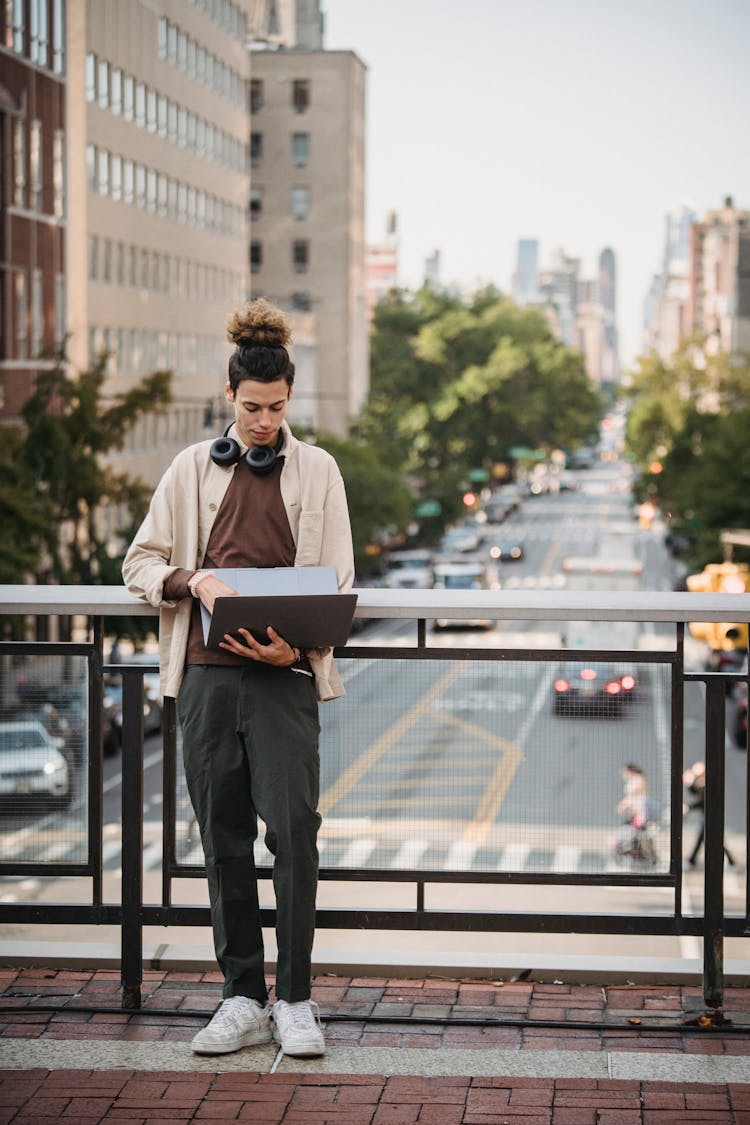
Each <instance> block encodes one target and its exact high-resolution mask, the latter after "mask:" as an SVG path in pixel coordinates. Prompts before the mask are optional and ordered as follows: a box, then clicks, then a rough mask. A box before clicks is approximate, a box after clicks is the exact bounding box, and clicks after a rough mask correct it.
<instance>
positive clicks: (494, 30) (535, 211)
mask: <svg viewBox="0 0 750 1125" xmlns="http://www.w3.org/2000/svg"><path fill="white" fill-rule="evenodd" d="M322 7H323V9H324V11H325V14H326V40H325V44H326V47H328V48H329V49H343V48H350V49H352V50H354V51H355V52H356V53H357V54H358V55H359V56H360V57H361V58H362V60H363V61H364V62H365V63H366V65H367V67H368V77H367V228H368V238H369V239H370V240H371V241H378V240H379V239H380V237H381V235H382V233H383V230H384V225H385V217H386V214H387V212H388V211H389V210H390V209H394V210H395V211H396V212H397V213H398V217H399V227H400V255H401V257H400V260H401V278H400V281H401V284H402V285H406V286H409V287H414V286H417V285H418V284H420V282H421V280H422V277H423V267H424V260H425V258H426V257H427V255H428V254H430V253H431V252H432V251H433V250H435V249H439V250H440V251H441V254H442V280H443V281H444V282H445V283H450V282H454V281H455V282H459V283H463V284H467V285H470V286H473V285H474V284H475V283H477V284H478V283H481V282H484V281H492V282H494V283H495V284H496V285H497V286H498V287H499V288H500V289H502V290H504V291H506V292H507V291H509V289H510V277H511V274H512V271H513V268H514V264H515V254H516V243H517V240H518V239H519V238H538V239H539V242H540V251H541V265H542V266H544V265H545V264H546V261H547V258H548V256H549V255H550V253H551V252H552V251H553V250H554V249H555V248H556V247H559V246H562V247H563V248H564V249H565V250H566V251H567V252H568V253H569V254H571V255H573V256H575V257H579V258H580V259H581V264H582V276H584V277H589V276H594V273H595V267H596V260H597V256H598V253H599V251H600V250H601V249H602V248H603V247H604V246H607V245H609V246H611V247H612V249H613V250H614V251H615V254H616V257H617V265H618V271H619V277H618V283H619V288H618V320H619V328H620V337H621V350H622V353H623V358H624V360H625V362H628V361H631V360H632V359H633V357H634V356H635V355H636V354H637V353H638V350H639V348H640V343H641V304H642V300H643V297H644V295H645V292H646V289H647V287H648V284H649V282H650V279H651V275H652V274H653V273H654V271H655V270H656V269H658V267H659V264H660V258H661V253H662V247H663V239H664V219H665V215H666V214H667V212H671V211H675V210H677V209H678V208H679V206H680V204H681V203H682V202H683V201H688V202H691V203H693V204H694V205H695V206H696V207H697V208H698V209H699V210H703V209H707V208H716V207H719V206H720V205H721V203H722V201H723V199H724V196H726V195H733V196H734V200H735V203H736V204H737V205H738V206H739V207H743V208H747V209H750V0H323V3H322Z"/></svg>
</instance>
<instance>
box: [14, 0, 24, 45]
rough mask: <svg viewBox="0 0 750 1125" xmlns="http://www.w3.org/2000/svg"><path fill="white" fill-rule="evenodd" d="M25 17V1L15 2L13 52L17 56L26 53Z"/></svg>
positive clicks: (16, 0)
mask: <svg viewBox="0 0 750 1125" xmlns="http://www.w3.org/2000/svg"><path fill="white" fill-rule="evenodd" d="M24 15H25V14H24V0H13V50H14V51H15V52H16V54H17V55H22V54H23V53H24V39H25V38H26V20H25V18H24Z"/></svg>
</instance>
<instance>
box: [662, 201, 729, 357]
mask: <svg viewBox="0 0 750 1125" xmlns="http://www.w3.org/2000/svg"><path fill="white" fill-rule="evenodd" d="M691 336H697V337H699V338H703V339H704V340H705V346H706V348H707V349H708V350H710V351H714V352H716V351H724V352H736V353H741V354H749V353H750V211H741V210H739V209H738V208H736V207H735V205H734V202H733V200H732V198H731V197H730V196H728V197H727V198H726V200H725V201H724V206H723V207H721V208H719V209H718V210H715V211H707V212H706V213H705V214H704V215H702V216H700V217H699V216H698V215H697V214H696V212H695V211H694V210H692V209H691V208H690V207H688V206H684V207H683V208H682V211H681V212H680V213H679V214H678V215H676V216H669V217H668V219H667V226H666V235H665V240H664V252H663V264H662V269H661V272H660V273H659V274H657V275H656V276H655V278H654V280H653V282H652V284H651V287H650V290H649V293H648V296H647V299H646V302H645V305H644V344H645V347H646V348H647V349H655V350H656V351H657V352H658V354H659V355H660V356H661V357H662V358H663V359H665V360H668V359H670V358H671V356H672V355H674V353H675V351H676V350H677V349H678V347H679V346H680V344H681V343H682V342H683V341H685V340H686V339H688V338H689V337H691Z"/></svg>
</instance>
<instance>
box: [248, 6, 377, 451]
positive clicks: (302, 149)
mask: <svg viewBox="0 0 750 1125" xmlns="http://www.w3.org/2000/svg"><path fill="white" fill-rule="evenodd" d="M322 31H323V23H322V17H321V16H320V4H319V0H296V2H292V0H257V3H256V5H255V8H254V11H253V22H252V24H251V42H252V45H253V48H254V49H253V50H252V52H251V70H252V78H251V95H250V108H251V133H250V160H251V175H252V187H251V194H250V216H251V240H250V270H251V291H252V295H253V296H265V297H267V298H268V299H269V300H271V301H273V302H274V303H275V304H277V305H279V306H280V307H281V308H283V309H285V310H288V311H290V312H291V313H292V314H293V318H294V319H293V331H294V338H295V340H298V338H299V332H298V328H297V322H296V316H297V314H300V313H303V314H306V315H307V317H308V327H309V329H310V333H311V334H310V337H309V340H310V347H309V348H308V349H307V351H306V352H305V354H304V356H300V354H299V352H298V349H297V347H296V345H295V352H294V356H295V362H296V363H297V366H298V386H297V389H296V391H295V420H297V421H302V422H303V423H304V424H306V425H309V426H310V427H311V428H313V429H316V430H317V429H320V430H323V431H328V432H330V433H333V434H336V435H338V436H345V435H346V434H347V433H348V430H349V425H350V422H351V420H352V419H353V418H354V417H355V416H356V415H357V414H358V412H359V410H360V408H361V406H362V404H363V402H364V400H365V398H366V395H367V391H368V384H369V370H368V316H367V292H366V268H365V256H366V244H365V182H364V158H365V73H366V72H365V66H364V64H363V63H362V61H361V60H360V59H359V58H358V57H357V55H356V54H354V53H353V52H352V51H326V50H325V49H323V46H322Z"/></svg>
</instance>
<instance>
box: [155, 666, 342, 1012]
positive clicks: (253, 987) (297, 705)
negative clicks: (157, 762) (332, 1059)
mask: <svg viewBox="0 0 750 1125" xmlns="http://www.w3.org/2000/svg"><path fill="white" fill-rule="evenodd" d="M177 713H178V717H179V720H180V726H181V728H182V741H183V756H184V761H185V776H186V778H187V784H188V791H189V793H190V800H191V801H192V804H193V809H194V810H195V815H196V818H197V820H198V825H199V827H200V833H201V841H202V843H203V851H204V854H205V858H206V873H207V875H208V889H209V895H210V900H211V919H212V923H213V932H214V946H215V949H216V957H217V959H218V962H219V966H220V968H221V970H222V972H223V974H224V997H228V996H250V997H252V998H253V999H255V1000H259V1001H260V1002H261V1003H265V1001H266V1000H267V998H268V992H267V988H266V981H265V974H264V971H263V964H264V953H263V934H262V930H261V922H260V908H259V905H258V885H257V875H256V870H255V860H254V858H253V843H254V841H255V839H256V837H257V834H258V817H260V818H261V819H262V820H263V821H264V823H265V825H266V837H265V839H266V845H267V847H268V849H269V851H270V852H271V853H272V855H273V857H274V868H273V885H274V891H275V894H276V939H277V944H278V961H277V967H276V999H278V1000H287V1001H289V1003H294V1002H295V1001H297V1000H307V999H308V998H309V996H310V977H311V969H310V960H311V953H312V943H313V935H314V932H315V893H316V889H317V881H318V849H317V844H316V837H317V833H318V828H319V827H320V816H319V815H318V813H317V811H316V810H317V804H318V795H319V777H320V758H319V753H318V736H319V732H320V726H319V723H318V703H317V699H316V696H315V685H314V682H313V680H312V679H311V678H310V677H309V676H304V675H301V674H300V673H298V672H292V671H291V670H290V669H287V668H269V667H263V666H258V665H257V664H248V666H247V667H242V668H222V667H217V666H210V665H193V666H191V667H189V668H188V669H187V671H186V674H185V679H184V681H183V684H182V687H181V689H180V694H179V698H178V701H177Z"/></svg>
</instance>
